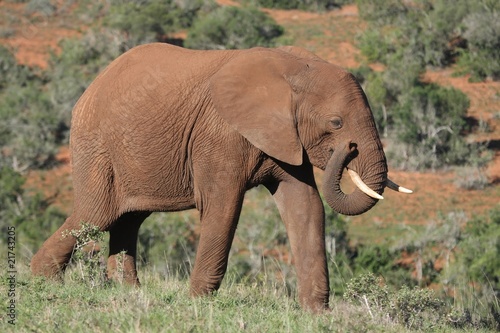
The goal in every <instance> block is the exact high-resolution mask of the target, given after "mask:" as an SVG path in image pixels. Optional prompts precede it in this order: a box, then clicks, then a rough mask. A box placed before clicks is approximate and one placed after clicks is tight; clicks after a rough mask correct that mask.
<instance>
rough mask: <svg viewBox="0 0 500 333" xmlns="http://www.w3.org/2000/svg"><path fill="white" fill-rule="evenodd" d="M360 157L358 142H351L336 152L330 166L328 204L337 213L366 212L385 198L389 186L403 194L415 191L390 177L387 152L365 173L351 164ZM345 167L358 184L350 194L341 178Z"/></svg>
mask: <svg viewBox="0 0 500 333" xmlns="http://www.w3.org/2000/svg"><path fill="white" fill-rule="evenodd" d="M357 157H359V156H358V151H357V147H356V145H355V144H352V143H351V142H348V143H347V144H345V145H343V146H340V147H337V148H336V149H335V150H334V151H333V153H332V154H331V157H330V160H329V161H328V163H327V165H326V168H325V177H324V184H323V194H324V197H325V200H326V202H327V203H328V205H329V206H330V207H332V209H333V210H335V211H336V212H338V213H341V214H344V215H359V214H362V213H364V212H366V211H367V210H369V209H370V208H372V207H373V206H374V205H375V204H376V203H377V202H378V200H382V199H384V198H383V196H382V193H383V191H384V188H385V187H388V188H390V189H392V190H396V191H399V192H403V193H412V191H411V190H408V189H406V188H404V187H400V186H399V185H397V184H395V183H394V182H392V181H391V180H390V179H388V178H387V165H386V163H385V158H383V153H382V158H380V160H377V161H376V162H375V163H373V164H372V165H370V170H361V171H364V172H363V174H362V175H361V176H360V175H359V174H358V172H356V171H355V170H354V168H351V167H349V166H350V165H351V164H353V165H356V163H355V162H356V161H355V159H356V158H357ZM351 162H354V163H351ZM344 170H347V173H348V175H349V176H350V178H351V180H352V182H353V183H354V185H355V186H356V188H355V190H354V192H352V193H350V194H346V193H344V192H343V191H342V189H341V188H340V179H341V178H342V174H343V172H344ZM362 178H364V179H365V180H368V182H366V181H364V180H363V179H362ZM367 183H368V184H367Z"/></svg>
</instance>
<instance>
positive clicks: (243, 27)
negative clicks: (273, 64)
mask: <svg viewBox="0 0 500 333" xmlns="http://www.w3.org/2000/svg"><path fill="white" fill-rule="evenodd" d="M283 31H284V30H283V28H282V27H281V26H279V25H278V24H276V23H275V22H274V20H273V19H272V18H271V17H269V16H268V15H266V14H265V13H263V12H261V11H260V10H258V9H256V8H238V7H231V6H227V7H221V8H218V9H217V10H215V11H213V12H211V13H209V14H207V15H206V16H204V17H202V18H200V19H198V20H196V21H195V22H194V24H193V27H192V28H191V29H190V30H189V33H188V36H187V39H186V41H185V43H184V45H185V46H186V47H188V48H192V49H206V50H207V49H215V50H217V49H245V48H250V47H253V46H267V47H270V46H274V45H275V44H276V38H277V37H279V36H281V35H282V34H283Z"/></svg>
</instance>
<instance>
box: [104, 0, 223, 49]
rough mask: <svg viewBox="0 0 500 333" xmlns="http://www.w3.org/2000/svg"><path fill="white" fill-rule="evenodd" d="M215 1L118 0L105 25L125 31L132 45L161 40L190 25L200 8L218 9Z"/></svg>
mask: <svg viewBox="0 0 500 333" xmlns="http://www.w3.org/2000/svg"><path fill="white" fill-rule="evenodd" d="M216 6H217V5H216V4H215V2H214V1H213V0H184V1H174V0H145V1H134V0H125V1H124V0H117V1H112V2H111V7H110V9H109V12H108V14H107V16H106V18H105V21H104V23H105V25H106V26H108V27H111V28H116V29H118V30H120V31H123V32H125V34H126V36H127V38H128V39H129V40H130V41H131V44H132V45H138V44H143V43H147V42H153V41H159V40H162V39H163V38H164V36H165V35H167V34H169V33H172V32H174V31H177V30H180V29H185V28H189V27H190V26H191V25H192V23H193V20H194V19H195V18H196V16H197V15H198V12H200V11H205V12H208V11H211V10H214V9H215V8H216Z"/></svg>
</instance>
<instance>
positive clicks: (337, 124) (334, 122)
mask: <svg viewBox="0 0 500 333" xmlns="http://www.w3.org/2000/svg"><path fill="white" fill-rule="evenodd" d="M331 124H332V126H333V128H334V129H339V128H342V118H340V117H333V119H332V121H331Z"/></svg>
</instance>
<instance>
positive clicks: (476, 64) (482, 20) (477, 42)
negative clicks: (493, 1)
mask: <svg viewBox="0 0 500 333" xmlns="http://www.w3.org/2000/svg"><path fill="white" fill-rule="evenodd" d="M499 10H500V9H499ZM464 25H465V33H464V37H465V38H466V40H467V43H468V47H467V49H466V50H463V51H462V53H461V56H460V60H459V66H460V67H462V71H463V72H464V71H467V72H470V73H471V80H473V81H482V80H484V79H486V78H488V77H489V78H492V79H494V80H499V79H500V12H498V11H493V12H477V13H471V14H470V15H468V16H467V17H465V19H464Z"/></svg>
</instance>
